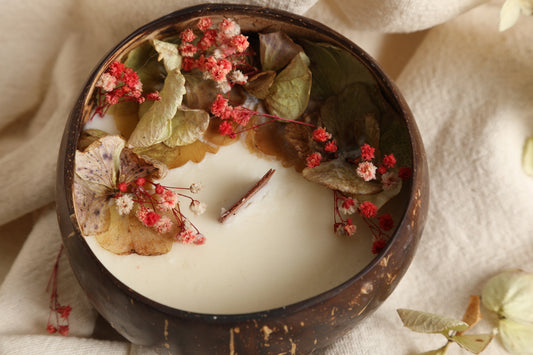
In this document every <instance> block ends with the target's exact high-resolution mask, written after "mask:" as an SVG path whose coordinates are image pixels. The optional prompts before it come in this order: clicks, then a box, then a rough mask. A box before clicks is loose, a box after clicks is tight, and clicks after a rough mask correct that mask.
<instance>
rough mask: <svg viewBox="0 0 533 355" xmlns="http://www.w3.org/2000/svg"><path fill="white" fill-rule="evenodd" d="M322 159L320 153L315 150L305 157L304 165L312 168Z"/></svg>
mask: <svg viewBox="0 0 533 355" xmlns="http://www.w3.org/2000/svg"><path fill="white" fill-rule="evenodd" d="M321 161H322V154H320V153H318V152H315V153H312V154H310V155H309V156H308V157H307V159H306V165H307V167H308V168H314V167H316V166H319V165H320V162H321Z"/></svg>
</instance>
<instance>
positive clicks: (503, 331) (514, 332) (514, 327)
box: [498, 319, 533, 355]
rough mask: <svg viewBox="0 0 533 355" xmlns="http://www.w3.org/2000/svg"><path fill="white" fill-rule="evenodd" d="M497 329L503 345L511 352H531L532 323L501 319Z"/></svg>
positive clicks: (532, 345)
mask: <svg viewBox="0 0 533 355" xmlns="http://www.w3.org/2000/svg"><path fill="white" fill-rule="evenodd" d="M498 329H499V331H500V332H499V335H500V339H501V341H502V343H503V346H504V347H505V348H506V349H507V351H509V352H510V353H511V354H522V355H528V354H533V325H531V324H524V323H520V322H517V321H514V320H512V319H501V320H500V321H499V324H498Z"/></svg>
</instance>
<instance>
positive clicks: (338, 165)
mask: <svg viewBox="0 0 533 355" xmlns="http://www.w3.org/2000/svg"><path fill="white" fill-rule="evenodd" d="M302 176H303V177H304V178H305V179H307V180H309V181H312V182H316V183H318V184H322V185H324V186H326V187H328V188H330V189H332V190H338V191H340V192H343V193H345V194H350V195H357V194H364V195H366V194H375V193H377V192H379V191H381V184H379V183H377V182H375V181H364V180H363V179H362V178H361V177H359V176H358V175H357V172H356V171H355V167H354V166H353V165H352V164H349V163H347V162H346V161H345V160H344V159H334V160H330V161H328V162H324V163H321V164H320V165H319V166H316V167H314V168H305V169H304V170H303V171H302Z"/></svg>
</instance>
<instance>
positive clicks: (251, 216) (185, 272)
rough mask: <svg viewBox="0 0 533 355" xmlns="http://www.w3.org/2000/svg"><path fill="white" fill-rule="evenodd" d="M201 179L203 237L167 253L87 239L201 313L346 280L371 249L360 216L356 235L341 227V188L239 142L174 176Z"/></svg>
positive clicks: (180, 181) (161, 292) (118, 267)
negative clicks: (248, 197)
mask: <svg viewBox="0 0 533 355" xmlns="http://www.w3.org/2000/svg"><path fill="white" fill-rule="evenodd" d="M270 168H274V169H276V172H275V174H274V175H273V176H272V178H271V180H270V182H269V183H268V185H267V187H266V189H267V190H266V191H265V193H263V194H262V195H261V196H259V197H258V198H257V200H254V202H253V203H252V204H251V205H250V206H249V207H247V208H245V209H244V210H241V211H239V212H238V214H237V215H236V216H235V217H233V218H232V219H231V221H230V222H229V223H224V224H221V223H219V222H218V217H219V215H220V211H221V209H222V208H226V209H228V208H229V207H231V205H232V204H233V203H234V202H235V201H237V200H238V199H239V198H240V197H242V196H243V194H244V193H245V192H246V191H248V189H249V188H250V187H251V186H253V185H254V183H255V182H257V181H258V180H259V179H260V178H261V177H262V176H263V175H264V174H265V173H266V172H267V171H268V170H269V169H270ZM193 182H199V183H201V184H202V185H203V190H202V191H201V192H200V193H199V194H197V195H194V196H195V197H196V198H197V199H199V200H200V201H202V202H205V203H207V205H208V209H207V211H206V213H205V214H203V215H201V216H195V215H193V213H192V212H190V211H189V210H188V208H187V207H186V206H188V202H187V201H184V203H183V206H184V208H183V211H184V213H185V214H186V215H187V217H189V218H190V220H191V221H192V222H193V223H194V224H195V225H196V226H197V227H198V228H199V229H200V231H201V232H202V233H203V234H204V235H205V236H206V238H207V241H206V244H205V245H202V246H196V245H184V244H180V243H175V244H174V245H173V247H172V250H171V251H170V252H169V253H168V254H165V255H161V256H139V255H136V254H132V255H126V256H120V255H115V254H112V253H110V252H108V251H106V250H104V249H103V248H101V247H100V246H99V245H98V243H97V242H96V240H95V239H94V238H93V237H88V238H87V242H88V244H89V245H90V247H91V249H92V250H93V252H94V253H95V254H96V256H97V257H98V258H99V259H100V261H101V262H102V263H103V264H104V266H105V267H106V268H107V269H108V270H109V271H110V272H111V273H112V274H113V275H115V276H116V277H117V278H118V279H119V280H121V281H122V282H123V283H125V284H126V285H127V286H128V287H130V288H131V289H133V290H135V291H136V292H138V293H140V294H142V295H144V296H146V297H148V298H150V299H152V300H154V301H156V302H159V303H162V304H165V305H167V306H170V307H175V308H178V309H182V310H186V311H193V312H199V313H211V314H236V313H247V312H254V311H263V310H267V309H272V308H276V307H282V306H286V305H289V304H291V303H294V302H297V301H301V300H304V299H306V298H309V297H311V296H314V295H317V294H319V293H322V292H324V291H327V290H329V289H331V288H333V287H335V286H337V285H339V284H341V283H342V282H344V281H346V280H348V279H349V278H350V277H352V276H354V275H355V274H356V273H357V272H358V271H360V270H361V269H362V268H363V267H364V266H365V265H367V264H368V263H369V261H370V260H371V259H372V258H373V255H372V253H371V251H370V250H371V238H370V237H369V232H368V231H367V230H366V229H365V228H364V225H361V223H359V226H358V233H357V235H356V236H354V237H351V238H347V237H339V236H337V235H335V234H334V233H333V192H332V191H331V190H329V189H327V188H325V187H322V186H320V185H318V184H314V183H311V182H308V181H306V180H305V179H304V178H302V176H301V174H299V173H297V172H296V171H294V169H292V168H283V167H282V166H281V164H280V163H279V162H277V161H269V160H265V159H261V158H258V157H257V156H256V155H254V154H251V153H250V152H249V151H248V150H247V148H246V147H244V145H243V144H241V143H240V142H238V143H236V144H233V145H230V146H225V147H221V148H220V151H219V152H218V153H217V154H215V155H213V154H208V155H207V156H206V157H205V159H204V160H203V161H202V162H201V163H199V164H194V163H190V162H189V163H187V164H186V165H185V166H183V167H180V168H177V169H173V170H172V171H170V173H169V175H168V176H167V177H166V178H165V180H164V181H163V182H162V183H163V184H164V185H167V186H181V187H187V186H189V185H190V184H191V183H193Z"/></svg>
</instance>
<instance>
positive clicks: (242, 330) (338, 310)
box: [57, 4, 429, 354]
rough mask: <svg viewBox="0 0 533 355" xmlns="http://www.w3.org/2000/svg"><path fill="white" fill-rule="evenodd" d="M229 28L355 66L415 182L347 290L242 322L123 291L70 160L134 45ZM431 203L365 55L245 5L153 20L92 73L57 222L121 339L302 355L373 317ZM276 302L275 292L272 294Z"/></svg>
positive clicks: (420, 163)
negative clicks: (88, 234) (278, 37)
mask: <svg viewBox="0 0 533 355" xmlns="http://www.w3.org/2000/svg"><path fill="white" fill-rule="evenodd" d="M202 16H212V17H220V16H226V17H231V18H233V19H235V20H236V21H237V22H238V23H239V24H240V26H241V28H242V31H243V32H255V31H275V30H282V31H284V32H286V33H287V34H289V36H292V37H298V38H307V39H311V40H313V41H321V42H329V43H331V44H333V45H335V46H338V47H340V48H343V49H345V50H347V51H348V52H350V53H352V54H353V55H354V56H355V57H356V58H358V59H359V60H360V61H361V62H362V63H363V64H364V65H365V66H366V67H367V68H368V70H369V71H370V72H371V73H372V74H373V76H374V77H375V78H376V80H377V82H378V85H379V86H380V89H381V92H382V94H383V96H384V97H385V99H386V100H387V101H388V102H389V104H390V105H391V106H392V107H393V109H394V110H395V111H397V113H398V114H399V116H400V117H401V118H402V120H403V121H404V123H405V125H406V127H407V129H408V132H409V134H410V139H411V148H412V160H413V166H412V178H411V179H410V180H409V181H408V183H406V184H405V185H407V186H405V188H406V189H407V190H408V202H407V204H406V210H405V212H404V214H403V216H402V219H401V221H400V222H399V225H398V227H397V229H396V231H395V233H394V235H393V236H392V238H391V240H390V241H389V243H388V245H387V246H386V248H385V249H384V250H382V251H381V252H380V253H379V254H378V255H377V256H376V257H375V258H374V259H373V260H372V262H371V263H369V264H368V265H367V266H366V267H365V268H364V269H363V270H361V271H360V272H359V273H357V274H356V275H354V276H353V277H352V278H350V279H349V280H348V281H346V282H344V283H343V284H341V285H339V286H337V287H335V288H333V289H331V290H329V291H327V292H325V293H322V294H320V295H317V296H315V297H312V298H309V299H307V300H304V301H301V302H298V303H295V304H291V305H287V306H285V307H281V308H277V309H272V310H266V311H264V312H255V313H248V314H238V315H210V314H200V313H192V312H186V311H182V310H179V309H175V308H170V307H167V306H164V305H161V304H159V303H156V302H154V301H152V300H150V299H148V298H146V297H144V296H142V295H140V294H138V293H136V292H135V291H133V290H131V289H130V288H128V287H127V286H125V285H124V284H123V283H122V282H120V281H119V280H118V279H116V278H115V277H114V276H113V275H112V274H111V273H110V272H109V271H108V270H107V269H106V268H105V267H104V266H103V265H102V264H101V262H100V261H99V260H98V259H97V258H96V256H95V255H94V254H93V252H92V251H91V249H90V248H89V246H88V244H87V243H86V242H85V240H84V237H83V236H82V235H81V233H80V228H79V226H78V222H77V220H76V216H75V213H74V206H73V203H74V202H73V194H72V190H73V178H74V157H75V151H76V146H77V141H78V138H79V136H80V133H81V131H82V128H83V125H84V123H85V122H86V121H87V120H88V118H89V117H90V115H91V110H93V109H94V103H93V101H92V96H93V92H94V83H95V82H96V79H97V78H98V77H99V76H100V75H101V74H102V73H103V72H104V71H105V69H106V68H107V67H108V66H109V64H110V63H111V62H113V61H115V60H120V59H121V57H122V56H123V55H124V54H125V53H127V52H128V51H129V50H131V49H133V48H134V47H135V46H136V45H137V44H138V43H139V42H142V41H145V40H148V39H152V38H158V39H159V38H164V37H167V36H169V35H175V34H176V33H178V32H179V31H181V30H183V29H184V28H185V27H187V26H188V25H190V24H191V23H193V22H194V21H195V20H197V19H198V18H199V17H202ZM428 200H429V179H428V169H427V163H426V156H425V152H424V148H423V145H422V141H421V138H420V134H419V132H418V129H417V127H416V123H415V121H414V118H413V115H412V113H411V111H410V109H409V107H408V106H407V104H406V102H405V100H404V99H403V97H402V95H401V94H400V92H399V91H398V89H397V88H396V86H395V85H394V84H393V83H392V82H391V81H390V79H388V77H387V76H386V74H384V73H383V72H382V70H381V69H380V67H379V65H378V64H377V63H376V62H375V61H374V60H373V59H372V58H371V57H370V56H369V55H368V54H366V53H365V52H364V51H363V50H362V49H360V48H359V47H357V46H356V45H355V44H353V43H352V42H351V41H349V40H348V39H346V38H345V37H343V36H342V35H340V34H338V33H336V32H335V31H333V30H331V29H329V28H327V27H326V26H324V25H322V24H320V23H318V22H315V21H312V20H309V19H306V18H304V17H301V16H296V15H293V14H290V13H287V12H283V11H279V10H272V9H267V8H262V7H254V6H244V5H214V4H209V5H200V6H196V7H192V8H187V9H184V10H180V11H177V12H174V13H171V14H169V15H167V16H164V17H162V18H159V19H157V20H155V21H153V22H151V23H149V24H147V25H145V26H143V27H142V28H140V29H138V30H137V31H135V32H134V33H132V34H131V35H130V36H128V37H127V38H126V39H124V40H123V41H122V42H121V43H119V44H118V45H117V46H116V47H115V48H114V49H113V50H112V51H111V52H110V53H109V54H108V55H107V56H106V57H105V58H104V59H103V60H102V61H101V62H100V63H99V64H98V66H97V67H96V69H95V70H94V71H93V73H92V74H91V76H90V78H89V80H88V81H87V84H86V85H85V87H84V88H83V90H82V92H81V94H80V96H79V98H78V100H77V102H76V103H75V106H74V108H73V110H72V112H71V114H70V117H69V119H68V122H67V125H66V128H65V131H64V135H63V140H62V142H61V148H60V152H59V159H58V170H57V213H58V220H59V225H60V229H61V233H62V237H63V243H64V245H65V249H66V251H67V254H68V258H69V261H70V265H71V267H72V269H73V271H74V273H75V275H76V277H77V279H78V281H79V284H80V285H81V287H82V288H83V289H84V291H85V293H86V295H87V297H88V299H89V300H90V302H91V303H92V304H93V306H94V307H95V308H96V310H97V311H98V312H99V313H100V315H102V316H103V317H104V318H105V319H106V320H107V321H108V322H109V323H110V324H111V325H112V326H113V328H115V329H116V330H117V331H118V332H119V333H120V334H121V335H122V336H124V337H125V338H126V339H128V340H129V341H131V342H132V343H135V344H139V345H144V346H155V347H158V348H160V350H161V352H162V353H167V352H168V353H172V354H308V353H312V352H313V351H315V350H316V349H319V348H322V347H324V346H326V345H328V344H331V343H332V342H334V341H335V340H336V339H338V338H339V337H341V336H343V335H344V334H346V333H347V332H349V331H350V330H351V329H353V328H354V327H355V326H356V325H357V323H358V322H359V321H361V320H362V319H363V318H365V317H367V316H368V315H369V314H371V313H372V312H373V311H374V310H375V309H376V308H377V307H379V306H380V305H381V303H383V302H384V301H385V300H386V298H387V297H388V296H389V295H390V294H391V293H392V291H393V290H394V289H395V287H396V285H397V284H398V282H399V281H400V279H401V278H402V276H403V275H404V273H405V272H406V270H407V268H408V267H409V265H410V263H411V261H412V259H413V257H414V254H415V250H416V248H417V244H418V241H419V240H420V237H421V234H422V230H423V227H424V223H425V219H426V215H427V209H428ZM272 292H276V290H272Z"/></svg>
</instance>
